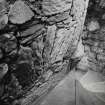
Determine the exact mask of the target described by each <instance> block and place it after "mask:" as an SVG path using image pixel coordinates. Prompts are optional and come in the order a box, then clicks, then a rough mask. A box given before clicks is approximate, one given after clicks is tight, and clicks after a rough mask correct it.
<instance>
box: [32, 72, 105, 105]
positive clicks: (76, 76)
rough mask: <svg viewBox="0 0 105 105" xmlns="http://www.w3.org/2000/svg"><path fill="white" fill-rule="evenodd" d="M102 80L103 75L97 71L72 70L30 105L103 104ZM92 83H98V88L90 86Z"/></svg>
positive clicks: (104, 93) (104, 85)
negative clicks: (46, 93) (36, 101)
mask: <svg viewBox="0 0 105 105" xmlns="http://www.w3.org/2000/svg"><path fill="white" fill-rule="evenodd" d="M104 81H105V77H104V76H102V75H101V74H99V73H97V72H94V71H88V72H81V71H75V70H73V71H71V72H70V73H69V74H68V75H67V76H66V77H65V78H64V79H63V80H62V81H61V82H60V83H59V84H58V85H57V86H56V87H55V88H54V89H53V90H52V91H51V92H50V93H49V94H48V95H46V96H43V97H42V98H41V99H40V100H39V101H38V103H33V104H32V105H105V82H104ZM92 83H93V84H97V83H98V85H97V87H98V88H96V85H92V86H94V87H92V86H90V84H92ZM86 84H88V85H86ZM88 86H89V87H88ZM100 87H101V88H100ZM100 89H101V90H100Z"/></svg>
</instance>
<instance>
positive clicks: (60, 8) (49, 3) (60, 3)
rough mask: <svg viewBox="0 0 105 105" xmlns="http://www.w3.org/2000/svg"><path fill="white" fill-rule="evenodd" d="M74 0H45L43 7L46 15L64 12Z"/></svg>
mask: <svg viewBox="0 0 105 105" xmlns="http://www.w3.org/2000/svg"><path fill="white" fill-rule="evenodd" d="M71 2H72V0H43V3H42V8H43V12H44V14H45V15H52V14H56V13H60V12H64V11H66V10H68V9H70V8H71V4H72V3H71Z"/></svg>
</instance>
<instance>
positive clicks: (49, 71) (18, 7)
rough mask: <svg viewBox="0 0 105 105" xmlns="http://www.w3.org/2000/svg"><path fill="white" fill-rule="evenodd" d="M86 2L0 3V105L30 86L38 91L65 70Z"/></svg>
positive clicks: (28, 0)
mask: <svg viewBox="0 0 105 105" xmlns="http://www.w3.org/2000/svg"><path fill="white" fill-rule="evenodd" d="M88 1H89V0H81V2H80V0H56V1H54V0H49V1H48V0H26V1H25V0H1V1H0V66H1V68H0V69H1V70H0V72H1V74H0V82H1V85H0V89H1V90H0V91H3V92H1V93H0V97H1V98H0V100H1V101H3V102H4V103H6V104H11V102H12V101H14V100H15V99H18V98H20V97H23V94H24V93H26V91H27V90H30V87H31V86H33V84H34V85H37V88H38V86H40V85H43V83H44V82H45V81H47V80H49V77H51V75H54V74H55V73H59V72H60V71H61V70H62V71H65V70H66V69H67V64H68V61H69V60H70V59H71V57H72V56H73V54H74V52H75V50H76V48H77V44H78V42H79V40H80V36H81V34H82V30H83V25H84V21H85V17H86V12H87V6H88ZM77 58H78V57H77ZM77 60H78V59H77ZM69 66H70V65H69ZM42 93H43V92H42ZM38 94H39V93H38ZM39 95H41V94H39ZM25 102H27V98H26V101H25ZM13 104H14V103H13Z"/></svg>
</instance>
